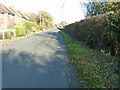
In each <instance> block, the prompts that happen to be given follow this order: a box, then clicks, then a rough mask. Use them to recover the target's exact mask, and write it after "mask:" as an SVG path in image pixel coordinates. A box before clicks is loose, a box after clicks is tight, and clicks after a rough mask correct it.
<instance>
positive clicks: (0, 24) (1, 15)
mask: <svg viewBox="0 0 120 90" xmlns="http://www.w3.org/2000/svg"><path fill="white" fill-rule="evenodd" d="M3 18H4V14H2V13H0V28H2V26H3Z"/></svg>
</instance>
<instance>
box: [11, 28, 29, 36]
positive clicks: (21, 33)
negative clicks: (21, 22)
mask: <svg viewBox="0 0 120 90" xmlns="http://www.w3.org/2000/svg"><path fill="white" fill-rule="evenodd" d="M13 29H15V30H16V36H17V37H20V36H25V35H26V34H27V29H26V27H25V26H14V27H13Z"/></svg>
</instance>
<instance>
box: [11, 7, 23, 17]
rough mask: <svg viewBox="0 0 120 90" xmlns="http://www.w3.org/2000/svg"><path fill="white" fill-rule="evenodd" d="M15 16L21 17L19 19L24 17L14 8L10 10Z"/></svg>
mask: <svg viewBox="0 0 120 90" xmlns="http://www.w3.org/2000/svg"><path fill="white" fill-rule="evenodd" d="M9 9H10V10H11V11H12V12H13V13H14V14H15V15H17V16H19V17H22V16H21V14H20V13H18V11H17V10H15V9H14V8H11V7H10V8H9Z"/></svg>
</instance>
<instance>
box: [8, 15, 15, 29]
mask: <svg viewBox="0 0 120 90" xmlns="http://www.w3.org/2000/svg"><path fill="white" fill-rule="evenodd" d="M14 18H15V16H13V15H9V14H8V27H7V28H11V27H13V26H14V25H15V23H14Z"/></svg>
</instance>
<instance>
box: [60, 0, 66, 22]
mask: <svg viewBox="0 0 120 90" xmlns="http://www.w3.org/2000/svg"><path fill="white" fill-rule="evenodd" d="M64 6H65V0H64V1H63V4H62V6H61V21H63V19H64Z"/></svg>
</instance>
